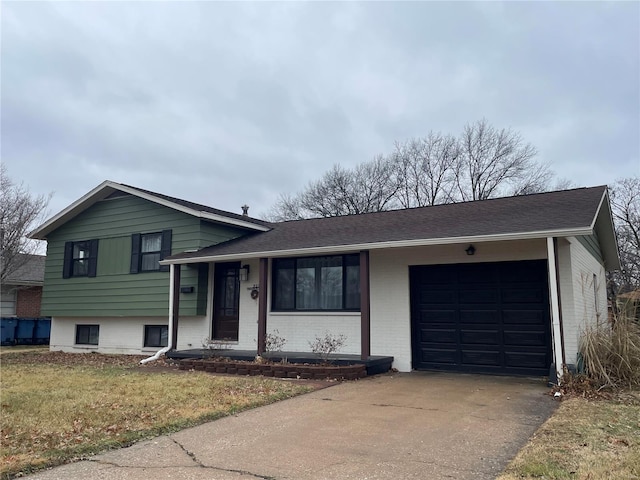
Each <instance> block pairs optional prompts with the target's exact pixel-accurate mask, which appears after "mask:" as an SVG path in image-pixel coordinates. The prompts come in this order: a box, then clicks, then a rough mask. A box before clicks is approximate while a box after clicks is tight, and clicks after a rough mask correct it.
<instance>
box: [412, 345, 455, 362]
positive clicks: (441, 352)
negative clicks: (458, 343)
mask: <svg viewBox="0 0 640 480" xmlns="http://www.w3.org/2000/svg"><path fill="white" fill-rule="evenodd" d="M421 358H422V361H423V362H425V363H429V364H434V365H457V364H458V363H460V359H459V356H458V350H456V349H452V348H450V349H445V348H425V349H422V352H421Z"/></svg>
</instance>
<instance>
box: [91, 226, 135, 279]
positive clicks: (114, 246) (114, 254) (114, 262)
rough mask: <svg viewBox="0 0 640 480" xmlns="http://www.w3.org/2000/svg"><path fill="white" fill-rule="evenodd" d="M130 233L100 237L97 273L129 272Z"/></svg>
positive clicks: (114, 273)
mask: <svg viewBox="0 0 640 480" xmlns="http://www.w3.org/2000/svg"><path fill="white" fill-rule="evenodd" d="M130 258H131V235H127V236H126V237H116V238H101V239H100V241H99V242H98V272H97V273H98V275H121V274H124V273H129V266H130V265H129V264H130V261H129V260H130Z"/></svg>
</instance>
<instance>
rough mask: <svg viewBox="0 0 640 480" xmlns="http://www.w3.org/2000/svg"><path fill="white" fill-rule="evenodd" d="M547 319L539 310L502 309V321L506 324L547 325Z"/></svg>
mask: <svg viewBox="0 0 640 480" xmlns="http://www.w3.org/2000/svg"><path fill="white" fill-rule="evenodd" d="M546 321H547V319H546V318H545V315H544V313H543V312H542V311H541V310H540V309H538V310H507V309H504V310H502V323H503V324H504V325H543V326H544V325H545V322H546Z"/></svg>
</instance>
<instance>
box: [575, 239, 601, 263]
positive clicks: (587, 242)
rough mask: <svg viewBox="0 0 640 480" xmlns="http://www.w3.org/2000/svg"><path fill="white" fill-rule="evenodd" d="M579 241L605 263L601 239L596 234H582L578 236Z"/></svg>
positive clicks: (594, 256) (599, 260)
mask: <svg viewBox="0 0 640 480" xmlns="http://www.w3.org/2000/svg"><path fill="white" fill-rule="evenodd" d="M576 238H577V239H578V241H579V242H580V243H581V244H582V246H583V247H584V248H586V249H587V251H588V252H589V253H590V254H591V255H592V256H593V258H595V259H596V260H598V262H600V263H601V264H604V259H603V258H602V250H601V249H600V241H599V240H598V237H597V236H596V235H588V236H580V237H576Z"/></svg>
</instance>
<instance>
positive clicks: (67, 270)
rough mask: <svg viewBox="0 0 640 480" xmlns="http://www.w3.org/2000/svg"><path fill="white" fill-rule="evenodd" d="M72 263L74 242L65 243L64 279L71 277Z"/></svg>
mask: <svg viewBox="0 0 640 480" xmlns="http://www.w3.org/2000/svg"><path fill="white" fill-rule="evenodd" d="M72 262H73V242H65V244H64V264H63V265H62V278H69V277H71V265H72Z"/></svg>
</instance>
